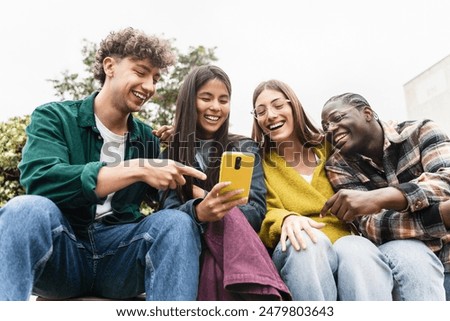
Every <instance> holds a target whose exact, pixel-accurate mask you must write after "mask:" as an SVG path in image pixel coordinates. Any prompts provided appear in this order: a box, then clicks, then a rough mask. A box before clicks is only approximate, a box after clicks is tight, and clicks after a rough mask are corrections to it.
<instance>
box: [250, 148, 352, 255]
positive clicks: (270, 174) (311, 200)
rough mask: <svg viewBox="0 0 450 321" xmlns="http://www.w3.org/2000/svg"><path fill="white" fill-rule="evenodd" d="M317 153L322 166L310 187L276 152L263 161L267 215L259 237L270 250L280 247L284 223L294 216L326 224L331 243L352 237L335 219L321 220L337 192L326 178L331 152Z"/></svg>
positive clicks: (315, 174) (318, 150) (328, 216)
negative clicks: (323, 212) (330, 200)
mask: <svg viewBox="0 0 450 321" xmlns="http://www.w3.org/2000/svg"><path fill="white" fill-rule="evenodd" d="M314 151H315V153H316V155H317V157H318V158H319V164H318V166H317V167H316V168H315V170H314V173H313V177H312V180H311V183H308V182H307V181H306V180H305V179H304V178H303V177H302V176H301V175H300V174H299V173H298V172H297V171H296V170H295V169H293V168H292V167H289V166H288V165H287V164H286V161H285V160H284V158H283V157H281V156H280V155H278V154H277V153H276V152H274V151H272V152H271V153H270V154H268V155H266V157H265V159H264V162H263V168H264V176H265V181H266V185H267V196H266V200H267V214H266V217H265V219H264V221H263V223H262V226H261V231H260V232H259V236H260V237H261V240H262V241H263V243H264V244H265V245H266V246H267V247H269V248H274V247H275V246H276V245H277V244H278V242H279V240H280V235H281V225H282V224H283V220H284V218H285V217H286V216H288V215H292V214H295V215H304V216H308V217H310V218H312V219H314V220H315V221H317V222H323V223H326V226H325V227H323V228H322V229H321V231H322V232H324V233H325V234H326V235H327V236H328V237H329V238H330V240H331V242H334V241H335V240H337V239H338V238H340V237H342V236H344V235H349V234H350V231H349V229H348V227H347V226H346V224H345V223H342V222H341V221H339V219H337V218H336V217H334V216H332V215H327V216H326V217H325V218H320V217H319V213H320V210H321V209H322V207H323V205H324V203H325V202H326V200H327V199H328V198H330V197H331V196H332V195H333V193H334V192H333V188H332V187H331V185H330V183H329V181H328V179H327V177H326V174H325V162H326V159H327V157H328V153H329V151H328V150H327V149H326V148H320V149H319V148H317V149H315V150H314Z"/></svg>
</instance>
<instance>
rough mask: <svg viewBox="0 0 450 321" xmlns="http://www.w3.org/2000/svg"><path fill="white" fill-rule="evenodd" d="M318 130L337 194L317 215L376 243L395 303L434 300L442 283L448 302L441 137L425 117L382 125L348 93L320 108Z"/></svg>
mask: <svg viewBox="0 0 450 321" xmlns="http://www.w3.org/2000/svg"><path fill="white" fill-rule="evenodd" d="M322 127H323V129H324V131H325V132H326V134H327V136H328V139H329V141H330V142H331V143H332V145H333V148H334V149H335V151H334V153H333V155H332V156H330V158H329V160H328V162H327V166H326V169H327V174H328V177H329V179H330V182H331V184H332V185H333V188H334V190H335V191H336V194H335V195H334V196H333V197H331V198H330V199H329V200H328V201H327V202H326V204H325V206H324V207H323V210H322V212H321V215H323V216H324V215H326V214H327V213H331V214H333V215H336V216H337V217H339V218H340V219H342V220H343V221H346V222H351V223H353V225H355V226H356V227H357V229H358V230H359V232H360V233H361V234H362V235H363V236H365V237H367V238H369V239H370V240H372V241H373V242H374V243H375V244H377V245H379V249H380V251H381V252H383V253H384V254H385V255H386V257H387V259H388V260H389V264H390V266H391V267H392V274H393V279H394V298H396V299H406V300H416V299H417V300H434V299H439V298H440V297H441V295H443V294H442V293H443V292H444V289H443V285H444V284H445V291H446V296H447V300H449V299H450V232H449V227H450V140H449V137H448V136H447V134H446V133H445V132H443V131H442V130H441V129H440V128H439V127H438V126H437V125H436V124H435V123H433V122H432V121H430V120H423V121H406V122H403V123H400V124H397V125H394V124H388V123H385V122H382V121H380V120H379V119H378V116H377V114H376V113H375V112H374V111H373V110H372V108H371V107H370V105H369V103H368V102H367V101H366V99H365V98H364V97H362V96H360V95H358V94H353V93H346V94H342V95H339V96H335V97H332V98H330V99H329V100H328V101H327V102H326V103H325V105H324V108H323V111H322ZM417 240H420V241H422V242H420V241H417ZM423 244H425V245H427V246H424V245H423ZM412 251H414V253H411V252H412ZM433 252H434V254H436V255H434V254H433ZM436 258H439V259H440V260H437V259H436ZM443 271H445V273H443ZM444 278H445V281H444ZM408 283H409V285H407V284H408ZM420 293H422V294H420Z"/></svg>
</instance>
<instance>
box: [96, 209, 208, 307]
mask: <svg viewBox="0 0 450 321" xmlns="http://www.w3.org/2000/svg"><path fill="white" fill-rule="evenodd" d="M94 225H95V226H94V227H93V228H92V229H91V230H90V234H91V242H92V243H93V248H94V249H95V252H94V256H93V260H94V261H95V263H94V264H95V265H96V281H95V286H94V289H95V292H96V293H98V294H99V295H102V296H105V297H110V298H129V297H132V296H135V295H136V294H139V293H142V292H146V299H147V300H151V301H177V300H183V301H192V300H195V299H196V298H197V292H198V278H199V272H200V271H199V269H200V263H199V260H200V253H201V244H200V231H199V229H198V227H197V224H195V222H194V221H193V220H192V218H191V217H190V216H189V215H187V214H186V213H184V212H180V211H177V210H162V211H158V212H155V213H152V214H151V215H149V216H148V217H146V218H145V219H143V220H142V221H140V222H138V223H131V224H123V225H112V226H111V225H110V226H108V225H104V224H94Z"/></svg>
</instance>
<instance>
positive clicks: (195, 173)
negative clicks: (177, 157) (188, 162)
mask: <svg viewBox="0 0 450 321" xmlns="http://www.w3.org/2000/svg"><path fill="white" fill-rule="evenodd" d="M180 165H181V164H180ZM179 168H180V173H181V174H183V175H187V176H192V177H194V178H198V179H201V180H202V181H204V180H205V179H206V177H207V176H206V174H205V173H203V172H201V171H199V170H197V169H195V168H194V167H190V166H184V165H181V166H179Z"/></svg>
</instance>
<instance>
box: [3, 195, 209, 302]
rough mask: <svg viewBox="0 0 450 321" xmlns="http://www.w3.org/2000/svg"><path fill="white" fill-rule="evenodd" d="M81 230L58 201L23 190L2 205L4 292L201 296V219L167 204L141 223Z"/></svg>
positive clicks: (22, 295)
mask: <svg viewBox="0 0 450 321" xmlns="http://www.w3.org/2000/svg"><path fill="white" fill-rule="evenodd" d="M88 236H89V237H88V238H86V239H81V238H79V237H77V236H76V235H75V234H74V233H73V230H72V228H71V226H70V225H69V223H68V222H67V220H66V219H65V218H64V216H63V215H62V213H61V211H60V210H59V209H58V207H57V206H56V205H55V204H54V203H53V202H51V201H50V200H48V199H46V198H44V197H40V196H19V197H16V198H14V199H12V200H10V201H9V202H8V203H7V204H6V205H5V206H4V207H3V208H1V209H0V244H1V246H0V262H1V264H0V280H1V281H0V300H27V299H29V297H30V295H31V293H34V294H36V295H40V296H43V297H46V298H50V299H65V298H70V297H74V296H81V295H86V294H91V295H98V296H104V297H108V298H113V299H125V298H131V297H133V296H136V295H138V294H140V293H143V292H145V293H146V299H147V300H170V301H172V300H195V299H196V298H197V289H198V278H199V257H200V252H201V244H200V233H199V231H198V228H197V225H196V224H195V222H193V220H192V219H191V218H190V217H189V216H188V215H187V214H185V213H183V212H180V211H177V210H163V211H159V212H156V213H153V214H151V215H150V216H148V217H146V218H145V219H143V220H142V221H140V222H138V223H129V224H121V225H105V224H103V223H94V224H92V225H91V226H90V227H89V231H88Z"/></svg>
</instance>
